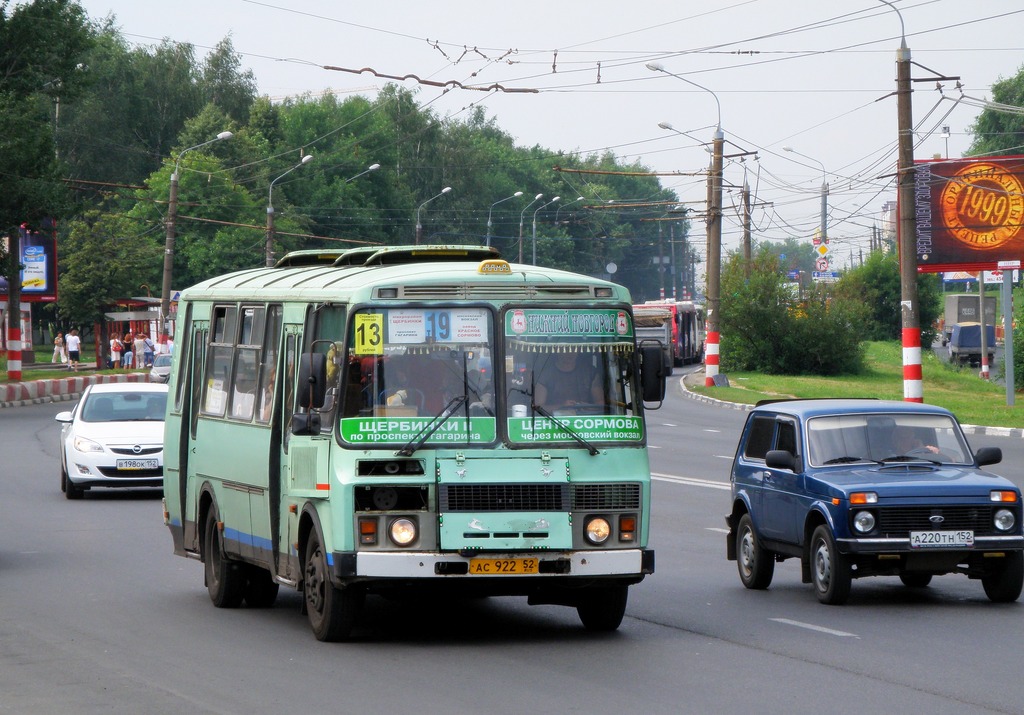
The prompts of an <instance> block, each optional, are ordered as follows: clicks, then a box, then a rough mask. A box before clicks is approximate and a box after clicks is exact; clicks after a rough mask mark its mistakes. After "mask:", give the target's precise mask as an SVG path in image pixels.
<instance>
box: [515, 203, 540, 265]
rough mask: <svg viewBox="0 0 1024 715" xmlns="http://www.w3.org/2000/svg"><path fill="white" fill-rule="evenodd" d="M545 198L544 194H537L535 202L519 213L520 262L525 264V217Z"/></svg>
mask: <svg viewBox="0 0 1024 715" xmlns="http://www.w3.org/2000/svg"><path fill="white" fill-rule="evenodd" d="M543 198H544V194H537V195H536V196H534V197H533V201H531V202H530V203H528V204H526V206H524V207H523V210H522V211H520V212H519V262H520V263H522V262H523V216H525V215H526V209H528V208H530V207H531V206H533V205H534V204H535V203H537V202H538V201H540V200H541V199H543Z"/></svg>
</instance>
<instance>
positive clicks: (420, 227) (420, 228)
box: [416, 186, 452, 246]
mask: <svg viewBox="0 0 1024 715" xmlns="http://www.w3.org/2000/svg"><path fill="white" fill-rule="evenodd" d="M451 190H452V187H450V186H446V187H444V188H443V189H441V193H439V194H435V195H434V196H431V197H430V198H429V199H427V200H426V201H424V202H423V203H422V204H420V206H419V208H418V209H416V245H417V246H418V245H420V238H422V236H423V224H421V223H420V211H422V210H423V207H424V206H426V205H427V204H429V203H430V202H431V201H433V200H434V199H436V198H438V197H439V196H444V195H445V194H447V193H448V192H449V191H451Z"/></svg>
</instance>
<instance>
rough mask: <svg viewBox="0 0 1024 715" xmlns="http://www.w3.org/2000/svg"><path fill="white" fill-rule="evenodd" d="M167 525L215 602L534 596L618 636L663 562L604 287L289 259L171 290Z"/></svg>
mask: <svg viewBox="0 0 1024 715" xmlns="http://www.w3.org/2000/svg"><path fill="white" fill-rule="evenodd" d="M176 329H177V330H176V336H175V340H176V346H175V351H174V364H173V366H172V369H171V377H170V387H169V390H170V399H168V413H167V418H166V427H165V445H164V462H165V463H164V521H165V523H166V524H167V526H168V527H169V529H170V531H171V534H172V537H173V541H174V552H175V554H178V555H181V556H186V557H190V558H194V559H198V560H201V561H202V562H203V563H204V576H205V581H206V586H207V589H208V591H209V594H210V598H211V599H212V601H213V603H214V605H215V606H217V607H221V608H234V607H238V606H240V605H242V604H243V603H244V604H245V605H247V606H248V607H250V608H260V607H264V608H265V607H270V606H272V605H273V604H274V602H275V599H276V598H277V593H278V588H279V586H280V585H281V584H284V585H285V586H289V587H292V588H296V589H298V590H299V591H301V592H303V594H304V597H303V609H304V610H305V611H306V613H307V615H308V618H309V622H310V625H311V627H312V630H313V632H314V634H315V635H316V637H317V638H318V639H320V640H324V641H335V640H344V639H346V638H348V637H349V635H350V633H351V630H352V628H353V626H354V625H355V624H356V623H358V616H359V612H360V606H361V605H362V603H363V600H364V598H365V596H366V595H367V594H383V595H388V594H399V593H402V592H408V591H409V589H411V588H417V589H437V590H441V591H447V592H448V593H451V594H453V595H468V596H474V597H476V596H488V595H518V596H528V597H529V602H530V603H531V604H533V603H536V604H561V605H566V606H571V607H575V608H576V609H577V613H578V615H579V617H580V620H581V621H582V623H583V625H584V626H585V627H586V628H587V629H590V630H598V631H606V630H614V629H616V628H618V626H619V625H620V623H621V621H622V617H623V614H624V611H625V607H626V599H627V591H628V587H629V586H630V585H632V584H635V583H638V582H639V581H641V580H642V579H643V578H644V576H645V575H646V574H650V573H653V571H654V552H653V551H652V550H651V549H649V548H647V541H648V532H649V528H650V496H651V492H650V467H649V463H648V455H647V448H646V436H647V435H646V430H645V426H644V416H643V415H644V403H645V402H648V403H653V404H652V406H655V407H656V406H660V401H661V400H662V399H663V398H664V394H665V378H664V375H663V374H662V370H663V368H662V360H661V355H660V352H659V348H658V346H657V345H652V346H650V347H647V346H645V345H643V344H641V346H640V347H638V346H637V342H636V338H635V335H634V331H633V321H632V312H631V306H630V296H629V293H628V291H627V290H626V289H625V288H623V287H621V286H618V285H616V284H614V283H610V282H607V281H603V280H599V279H594V278H589V277H586V276H582V275H577V274H573V273H568V272H565V271H558V270H551V269H545V268H539V267H534V266H525V265H511V264H509V263H507V262H505V261H504V260H502V259H501V258H500V254H498V252H497V251H496V250H494V249H492V248H485V247H480V246H393V247H386V248H383V247H382V248H357V249H350V250H345V251H299V252H295V253H291V254H288V255H287V256H285V257H284V258H282V259H281V260H280V261H279V262H278V263H277V265H276V266H273V267H264V268H254V269H252V270H243V271H240V272H236V273H232V274H229V275H225V276H221V277H218V278H213V279H210V280H208V281H205V282H203V283H200V284H198V285H196V286H194V287H192V288H189V289H188V290H186V291H184V292H183V293H182V294H181V299H180V301H179V303H178V311H177V323H176Z"/></svg>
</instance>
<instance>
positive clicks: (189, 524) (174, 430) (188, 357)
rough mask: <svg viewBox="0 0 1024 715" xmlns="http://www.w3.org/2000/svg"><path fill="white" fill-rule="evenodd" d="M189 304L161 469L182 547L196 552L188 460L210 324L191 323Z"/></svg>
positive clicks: (193, 487)
mask: <svg viewBox="0 0 1024 715" xmlns="http://www.w3.org/2000/svg"><path fill="white" fill-rule="evenodd" d="M192 307H193V306H192V304H191V303H190V304H188V307H187V308H186V312H185V322H184V323H183V325H186V326H189V330H188V331H183V332H182V334H181V335H180V336H178V350H179V351H180V352H179V360H178V362H177V372H176V373H175V374H174V375H172V376H171V380H172V389H173V391H174V397H173V400H174V401H173V408H172V410H171V411H172V413H174V414H175V415H177V418H176V419H170V420H168V421H167V423H166V425H165V430H166V434H165V441H166V447H165V452H164V463H165V465H164V468H165V469H167V470H168V472H169V476H170V477H171V479H169V480H168V482H167V483H168V484H173V485H175V487H176V491H175V492H174V493H167V494H165V495H164V496H165V498H166V499H167V501H168V503H171V502H172V500H173V504H174V508H173V509H172V510H171V512H172V513H174V512H176V513H177V514H178V515H179V518H180V520H181V525H180V527H181V530H182V531H181V538H182V545H183V546H184V548H185V549H186V550H189V551H198V550H199V534H198V531H199V529H198V527H197V525H196V514H195V503H196V502H195V485H194V483H193V480H192V479H190V478H189V474H190V471H189V470H190V469H191V464H190V460H189V457H190V455H191V452H192V449H193V438H194V437H195V425H196V422H195V418H196V414H197V412H198V406H197V405H198V402H197V400H198V395H199V385H200V384H201V383H202V376H203V360H204V358H205V357H206V338H207V334H208V333H209V329H210V323H209V321H206V320H201V321H196V322H193V321H192Z"/></svg>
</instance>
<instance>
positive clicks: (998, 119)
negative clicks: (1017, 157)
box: [967, 67, 1024, 156]
mask: <svg viewBox="0 0 1024 715" xmlns="http://www.w3.org/2000/svg"><path fill="white" fill-rule="evenodd" d="M992 101H993V102H997V103H999V104H1004V105H1009V106H1012V107H1024V67H1021V68H1020V69H1019V70H1018V71H1017V74H1016V75H1014V76H1013V77H1009V78H1007V79H1002V80H1000V81H998V82H996V83H995V84H993V85H992ZM971 132H972V133H973V134H974V141H972V142H971V147H970V149H968V150H967V156H993V155H1008V154H1020V153H1021V152H1020V147H1021V145H1022V144H1024V114H1021V113H1020V112H1007V111H1004V110H1001V109H999V108H996V107H991V106H990V107H986V108H985V109H983V110H982V112H981V114H979V115H978V118H977V119H976V120H975V121H974V124H972V125H971Z"/></svg>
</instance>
